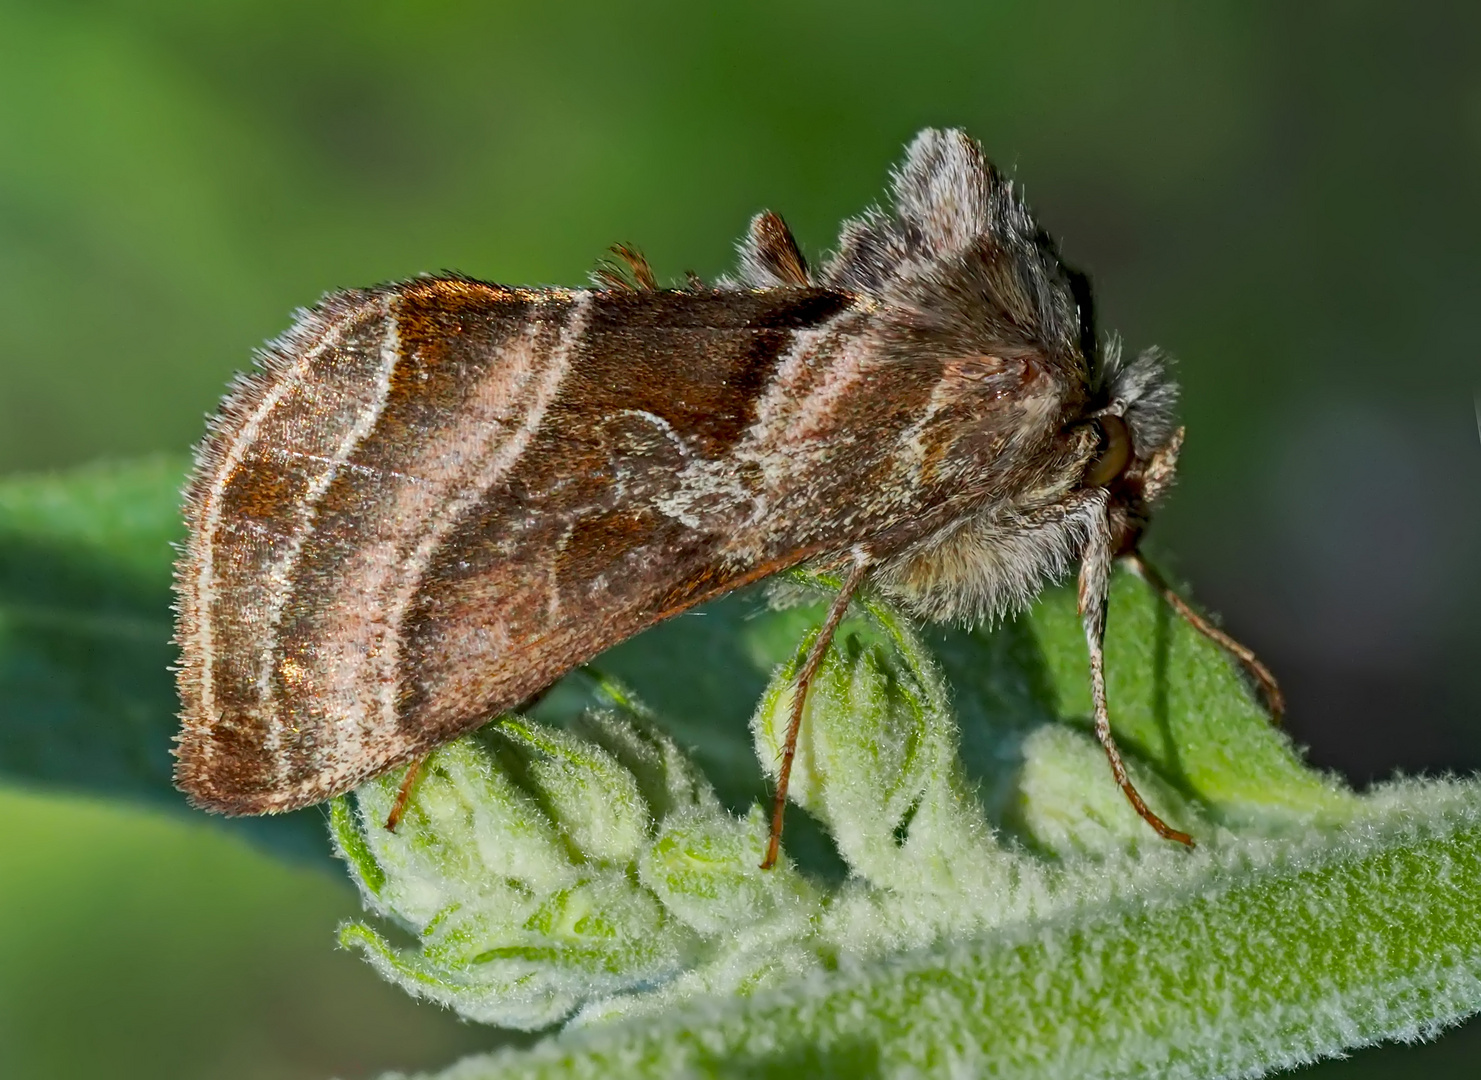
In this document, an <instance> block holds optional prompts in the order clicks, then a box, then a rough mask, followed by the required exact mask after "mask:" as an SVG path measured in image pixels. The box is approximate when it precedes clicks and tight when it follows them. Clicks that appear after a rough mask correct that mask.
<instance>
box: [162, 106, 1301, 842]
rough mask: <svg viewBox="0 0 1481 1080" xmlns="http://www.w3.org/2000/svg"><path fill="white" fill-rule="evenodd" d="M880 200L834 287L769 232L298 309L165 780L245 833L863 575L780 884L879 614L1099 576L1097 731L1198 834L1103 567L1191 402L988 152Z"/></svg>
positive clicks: (927, 136)
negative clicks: (670, 627)
mask: <svg viewBox="0 0 1481 1080" xmlns="http://www.w3.org/2000/svg"><path fill="white" fill-rule="evenodd" d="M892 179H893V205H892V207H891V209H890V210H888V211H886V210H879V209H874V210H870V211H868V212H866V213H865V214H864V215H863V216H862V217H860V218H858V219H856V220H853V221H850V222H848V223H847V224H845V225H844V227H843V233H842V236H841V238H840V240H839V245H838V251H837V254H836V255H834V256H833V257H832V258H831V259H830V260H829V261H828V262H827V264H826V265H824V266H822V267H821V268H820V269H817V270H812V269H810V268H809V267H808V265H807V263H806V261H805V260H804V259H803V257H802V254H801V252H800V251H799V250H798V247H797V244H796V242H795V241H794V240H793V238H792V235H791V233H790V232H789V231H788V229H787V227H786V225H785V224H784V223H783V222H782V220H781V218H779V217H777V216H776V215H775V214H771V213H763V214H760V215H758V216H757V217H756V218H755V219H754V220H753V221H752V222H751V227H750V231H749V234H748V235H747V237H746V238H745V239H744V240H743V241H742V242H741V244H740V269H739V280H738V281H734V282H731V281H725V282H722V283H721V284H719V285H718V286H716V287H713V288H707V287H704V286H703V285H701V284H700V283H699V282H698V281H697V280H694V279H692V278H691V281H690V284H689V287H687V288H684V289H676V290H661V289H658V288H656V287H655V286H654V282H653V277H652V272H651V271H650V270H649V269H648V267H647V264H646V263H645V262H643V261H642V259H641V257H640V256H638V255H637V254H636V253H634V252H632V251H629V250H627V249H614V250H616V252H617V254H618V255H619V256H620V257H621V258H623V259H624V260H626V263H627V265H628V269H626V270H622V269H619V268H618V267H617V266H611V265H609V266H607V267H605V268H604V269H603V270H602V271H601V272H600V273H599V274H598V284H599V286H601V287H598V288H593V289H576V290H565V289H519V288H506V287H504V286H499V285H491V284H485V283H483V282H478V281H472V280H468V279H466V278H461V277H426V278H417V279H415V280H412V281H407V282H402V283H399V284H394V285H388V286H382V287H379V288H374V289H367V290H361V291H351V292H343V293H338V294H335V295H333V296H330V297H328V298H327V299H325V300H324V301H323V302H322V303H320V304H319V305H318V306H317V307H315V308H313V309H312V310H309V311H305V312H301V313H300V314H299V316H298V319H297V322H296V324H295V325H294V327H293V329H292V330H290V331H289V332H288V334H287V335H285V336H284V337H283V338H281V339H279V340H278V341H276V342H274V343H273V344H271V345H270V346H269V347H268V348H267V350H266V351H265V353H264V354H262V356H261V357H260V358H259V364H260V368H261V370H259V371H258V372H255V373H253V374H251V375H248V376H246V377H243V378H241V379H239V380H238V382H237V383H236V384H235V385H234V387H233V388H232V390H231V392H230V394H229V396H228V397H227V398H226V400H225V402H224V404H223V405H222V407H221V410H220V413H219V414H218V415H217V417H216V418H215V419H214V420H213V421H212V424H211V429H210V433H209V435H208V437H207V438H206V440H205V442H204V444H203V445H202V446H201V448H200V449H199V452H198V457H197V464H196V469H195V473H194V476H193V478H192V480H191V481H190V485H189V488H188V491H187V496H188V500H187V517H188V521H189V539H188V542H187V545H186V548H185V551H184V554H183V557H182V558H181V559H180V562H179V564H178V567H177V577H176V590H177V594H178V613H179V620H178V628H177V642H178V644H179V646H180V649H181V653H182V658H181V662H180V667H179V688H180V694H181V698H182V701H183V703H184V711H183V717H182V719H183V727H182V730H181V733H180V736H179V740H178V748H177V751H176V754H177V758H178V761H177V766H176V773H175V775H176V782H177V783H178V784H179V786H180V787H181V788H182V789H183V790H184V791H186V792H187V793H188V794H189V796H190V797H191V799H192V800H193V801H194V802H195V803H196V804H197V805H200V806H203V807H205V808H207V809H210V810H216V811H220V812H223V813H228V814H257V813H272V812H276V811H284V810H291V809H294V808H296V807H300V806H304V805H307V804H310V803H314V802H318V801H320V800H322V799H326V798H328V797H330V796H333V795H336V794H338V793H340V792H344V791H346V790H348V789H350V788H352V787H354V786H355V785H357V784H359V783H361V782H363V781H365V780H367V779H369V778H370V777H373V776H375V775H377V774H379V773H382V772H384V771H386V770H387V769H389V768H391V767H392V766H394V765H397V764H400V763H406V762H415V761H419V760H420V759H421V758H422V757H423V756H424V755H426V754H427V753H428V752H429V751H431V750H432V749H433V748H434V747H436V746H438V745H439V744H441V743H444V742H447V741H448V740H450V739H453V738H455V737H456V736H458V735H461V734H463V733H464V732H467V731H469V730H471V729H473V728H476V727H478V726H479V725H481V724H483V723H485V722H486V721H488V720H489V719H491V718H493V717H495V716H497V715H498V714H499V713H500V712H502V711H504V710H507V709H509V708H511V707H513V706H515V705H517V704H518V703H520V702H521V701H524V700H525V699H527V698H529V697H530V696H531V695H534V694H536V693H538V692H540V691H541V690H543V689H544V688H545V687H547V686H549V685H550V684H551V683H552V682H554V681H555V680H556V679H558V678H560V677H561V675H563V674H564V673H566V672H568V671H570V670H571V669H572V668H573V667H575V666H576V665H578V664H581V663H583V662H585V661H587V660H589V659H591V658H592V657H594V656H596V655H597V654H598V653H600V652H601V651H602V650H604V649H606V648H608V647H609V646H611V645H613V644H615V643H617V642H619V641H621V640H623V639H624V638H627V637H629V636H631V635H633V634H636V633H637V632H639V631H640V630H643V629H644V628H645V627H648V626H652V625H653V624H654V623H656V622H659V621H660V620H662V619H666V618H668V617H669V616H671V615H674V614H677V613H678V612H681V611H684V610H686V609H687V608H690V607H692V606H694V605H695V604H699V603H702V602H703V601H705V600H708V599H710V598H712V597H714V596H717V595H719V594H721V593H724V592H726V591H728V590H731V589H734V588H737V587H738V586H741V585H744V584H746V583H748V582H753V581H756V580H758V579H760V578H764V577H766V576H767V575H770V574H774V573H776V572H777V571H779V570H783V569H786V568H788V567H792V566H796V565H798V564H800V563H810V564H812V565H815V566H819V567H824V568H833V569H836V570H840V571H842V572H843V575H844V579H845V585H844V588H843V589H842V591H841V593H840V595H839V596H838V598H837V599H836V601H835V603H834V604H833V607H832V609H831V611H830V614H829V617H828V620H827V622H826V623H825V627H824V632H823V633H822V634H821V635H820V636H819V638H818V641H817V644H816V645H815V646H814V647H813V649H812V651H811V653H810V655H809V657H808V658H807V660H806V662H805V663H804V666H803V669H802V671H801V672H800V674H799V677H798V680H797V692H796V693H795V695H794V703H793V712H792V715H791V729H790V731H789V734H788V740H787V746H786V752H785V754H784V755H783V759H782V761H781V762H780V777H779V783H778V791H777V796H776V804H775V808H774V809H775V822H774V826H773V831H772V844H771V850H770V853H769V854H768V857H767V864H768V865H769V864H770V863H771V862H773V861H774V860H775V858H776V854H777V839H778V836H779V834H780V829H781V811H782V808H783V807H784V805H785V798H786V787H787V778H788V776H789V774H790V768H791V755H792V750H793V748H794V746H795V742H796V735H797V725H798V724H799V723H800V720H801V716H802V703H803V700H804V695H805V694H806V690H807V684H808V682H809V681H810V679H811V677H812V675H813V673H814V672H815V671H816V668H817V665H818V662H819V661H820V660H821V658H822V656H823V654H824V650H825V649H826V647H827V644H828V639H829V638H830V637H831V634H832V631H833V629H834V628H835V627H836V626H837V625H838V622H839V621H840V619H841V618H842V617H843V614H844V611H845V610H846V608H847V604H848V600H849V596H850V594H851V593H852V592H853V591H854V590H855V589H856V588H858V587H859V586H860V585H862V584H863V583H864V582H866V581H867V582H869V583H871V584H872V586H873V587H874V588H876V589H878V590H879V591H881V592H882V593H883V594H884V595H886V596H888V597H890V598H891V599H893V600H894V601H895V602H897V603H899V604H901V605H903V606H904V607H905V608H906V609H907V610H909V611H911V612H913V613H914V614H916V615H917V616H920V617H922V618H925V619H935V620H959V621H967V622H971V621H976V620H983V619H991V618H995V617H998V616H1001V615H1003V614H1004V613H1007V612H1010V611H1013V610H1016V609H1018V608H1021V607H1022V606H1023V605H1024V604H1026V603H1027V602H1028V601H1029V600H1031V599H1032V598H1033V597H1034V596H1035V595H1036V594H1037V592H1038V591H1039V590H1040V589H1041V587H1042V586H1043V585H1044V583H1046V582H1047V581H1049V580H1051V579H1053V578H1055V577H1057V576H1059V575H1061V574H1062V573H1064V572H1065V571H1066V570H1067V569H1068V568H1069V567H1070V565H1071V564H1072V563H1074V562H1076V561H1078V562H1079V565H1080V607H1081V612H1082V615H1083V619H1084V624H1085V633H1086V637H1087V640H1088V642H1089V647H1090V672H1091V679H1092V686H1093V690H1094V704H1095V728H1096V734H1097V735H1098V736H1099V738H1100V741H1101V743H1102V745H1103V746H1104V747H1105V750H1106V753H1107V755H1108V757H1109V759H1110V763H1111V768H1112V770H1113V773H1114V775H1115V779H1116V782H1117V783H1118V784H1120V786H1121V787H1122V789H1123V790H1124V791H1125V793H1126V795H1127V797H1128V798H1129V799H1130V800H1131V802H1132V803H1133V805H1134V806H1135V807H1136V808H1137V810H1138V811H1139V812H1140V813H1141V815H1142V816H1143V817H1144V818H1145V819H1146V820H1147V821H1148V822H1149V823H1150V824H1151V825H1152V826H1153V827H1154V828H1156V829H1157V831H1158V832H1159V833H1161V834H1162V835H1163V836H1165V837H1169V838H1172V839H1177V840H1182V841H1184V842H1188V838H1187V837H1186V836H1185V835H1184V834H1182V833H1180V832H1177V831H1176V830H1174V829H1172V828H1171V827H1169V826H1168V825H1166V824H1164V823H1163V822H1162V821H1160V820H1159V819H1158V818H1157V817H1156V816H1155V815H1154V814H1153V813H1152V812H1151V811H1150V810H1148V809H1147V807H1146V806H1145V804H1144V803H1143V802H1142V800H1141V797H1140V796H1139V795H1138V794H1137V792H1136V789H1135V788H1134V787H1133V786H1132V784H1131V782H1130V781H1129V780H1128V779H1127V777H1126V772H1125V769H1124V768H1123V767H1122V763H1121V758H1120V755H1119V754H1118V752H1117V750H1116V744H1115V742H1114V740H1113V739H1112V737H1111V732H1110V724H1109V719H1108V716H1107V712H1106V695H1105V681H1104V676H1103V661H1102V655H1101V641H1102V636H1103V630H1104V621H1105V600H1106V590H1107V586H1108V579H1109V573H1110V568H1111V563H1112V560H1113V558H1115V557H1117V556H1127V557H1130V558H1132V559H1137V556H1136V544H1137V541H1138V538H1139V537H1140V535H1141V533H1142V530H1143V528H1144V527H1145V525H1146V523H1147V518H1148V511H1149V508H1150V507H1151V505H1152V504H1153V503H1154V502H1155V501H1156V500H1157V498H1158V497H1159V496H1160V495H1161V494H1162V493H1163V492H1164V491H1165V490H1166V488H1167V487H1168V485H1169V484H1170V483H1171V481H1172V479H1173V471H1174V465H1175V461H1176V458H1177V453H1178V447H1179V445H1180V443H1181V440H1182V429H1181V428H1179V427H1178V426H1177V425H1176V423H1175V420H1174V416H1173V408H1174V403H1175V397H1176V388H1175V386H1174V384H1173V383H1172V382H1171V381H1169V379H1168V375H1167V372H1166V369H1165V365H1164V363H1163V361H1162V359H1161V358H1160V357H1159V355H1158V354H1157V353H1156V352H1155V351H1153V352H1147V353H1143V354H1142V355H1141V356H1140V357H1138V358H1137V359H1135V360H1127V359H1125V358H1124V357H1123V356H1122V355H1121V352H1120V350H1119V348H1118V347H1117V346H1116V345H1115V344H1114V342H1113V343H1109V344H1107V345H1105V346H1101V345H1100V344H1099V343H1098V342H1097V339H1096V336H1095V332H1094V329H1093V326H1092V322H1091V316H1090V304H1089V291H1088V288H1087V286H1086V282H1085V280H1084V278H1083V277H1081V276H1079V275H1077V274H1076V273H1074V272H1072V271H1070V270H1069V269H1067V268H1066V267H1065V266H1064V264H1063V263H1062V262H1061V261H1060V259H1059V257H1058V255H1057V253H1056V250H1055V247H1054V244H1053V243H1052V241H1051V240H1050V238H1049V237H1048V235H1046V233H1045V232H1044V231H1043V230H1042V229H1041V228H1040V227H1039V226H1038V225H1037V224H1036V223H1035V221H1034V219H1033V217H1032V216H1031V215H1030V213H1029V211H1028V209H1027V207H1026V206H1025V205H1024V203H1023V201H1022V199H1021V198H1020V196H1019V194H1018V193H1017V192H1016V191H1015V190H1014V188H1013V185H1012V184H1011V183H1009V182H1008V181H1006V180H1005V179H1004V178H1003V177H1002V176H1001V175H1000V174H999V173H998V172H997V171H996V170H995V169H993V168H992V166H991V165H989V164H987V163H986V162H985V161H984V160H983V157H982V152H981V149H980V148H979V147H978V145H977V144H976V143H975V142H973V141H972V140H970V139H968V138H967V137H966V136H965V135H963V134H962V133H960V132H957V131H926V132H923V133H922V134H921V135H920V136H918V137H917V138H916V140H915V142H914V143H913V144H912V145H911V146H910V148H909V150H908V152H907V155H906V158H905V161H904V163H903V164H902V165H901V166H900V167H899V168H898V170H897V171H896V172H895V173H894V174H893V178H892ZM1137 563H1138V565H1139V566H1141V568H1142V569H1143V570H1144V572H1145V573H1147V574H1149V575H1150V574H1151V570H1150V568H1147V567H1145V566H1144V565H1143V564H1141V563H1140V560H1137ZM1154 584H1156V585H1157V586H1158V587H1159V588H1161V589H1162V590H1163V591H1164V593H1166V594H1167V595H1168V596H1169V598H1170V599H1173V600H1174V601H1175V602H1177V603H1178V604H1180V605H1181V601H1180V600H1177V599H1176V597H1175V596H1174V594H1172V593H1171V592H1170V590H1167V589H1166V587H1165V586H1163V585H1161V583H1160V582H1156V581H1155V580H1154ZM1180 610H1182V611H1183V612H1184V613H1185V614H1187V615H1188V616H1189V617H1190V618H1192V619H1194V620H1195V623H1196V624H1198V625H1199V626H1200V629H1202V630H1204V631H1205V632H1206V633H1209V634H1211V635H1212V636H1215V637H1216V638H1217V639H1218V640H1220V641H1221V642H1222V643H1223V644H1225V645H1226V646H1228V647H1230V648H1231V649H1234V650H1235V651H1236V652H1237V654H1238V655H1239V656H1240V658H1241V659H1242V660H1244V661H1245V662H1246V663H1247V664H1249V665H1251V667H1252V670H1253V671H1254V672H1255V674H1256V676H1257V678H1259V679H1260V681H1261V682H1262V684H1263V685H1264V686H1265V688H1266V690H1267V692H1268V693H1269V694H1270V696H1271V700H1272V702H1273V703H1275V705H1276V707H1277V708H1278V696H1277V695H1278V692H1277V691H1276V690H1275V686H1274V682H1273V680H1271V679H1270V677H1269V674H1268V673H1267V672H1265V670H1264V669H1263V668H1262V667H1260V666H1259V665H1258V662H1257V661H1255V660H1254V658H1253V656H1252V654H1250V653H1249V652H1248V650H1244V649H1242V647H1240V646H1238V645H1237V644H1236V643H1234V642H1232V641H1230V640H1229V639H1227V638H1226V637H1224V636H1223V635H1222V634H1220V633H1219V631H1217V630H1216V629H1214V628H1213V627H1211V626H1209V625H1208V624H1206V623H1203V622H1202V621H1201V620H1199V619H1197V616H1196V615H1193V613H1192V612H1191V610H1189V609H1187V607H1186V605H1181V607H1180ZM413 774H414V770H409V772H408V777H407V781H406V783H405V785H403V792H405V791H406V790H409V785H410V779H411V776H412V775H413ZM390 824H394V821H393V822H392V823H390Z"/></svg>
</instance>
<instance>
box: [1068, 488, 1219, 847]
mask: <svg viewBox="0 0 1481 1080" xmlns="http://www.w3.org/2000/svg"><path fill="white" fill-rule="evenodd" d="M1102 499H1104V497H1102ZM1110 585H1111V529H1110V524H1109V522H1108V521H1107V520H1106V514H1105V504H1104V501H1102V504H1101V512H1100V513H1098V514H1096V515H1095V519H1094V522H1093V524H1092V525H1091V529H1090V539H1089V541H1088V542H1087V543H1086V545H1085V554H1084V556H1083V557H1082V558H1081V560H1080V619H1081V621H1082V622H1083V623H1084V625H1085V642H1086V644H1087V645H1089V646H1090V693H1091V698H1092V700H1093V702H1094V705H1095V737H1096V738H1097V739H1099V740H1100V745H1101V748H1102V749H1104V750H1105V752H1106V760H1108V761H1109V762H1110V763H1111V775H1112V776H1114V777H1115V778H1116V783H1117V785H1118V786H1119V787H1120V788H1121V791H1122V792H1123V793H1124V794H1125V795H1126V800H1127V801H1128V802H1129V803H1131V806H1132V809H1134V810H1135V811H1136V812H1137V813H1138V814H1140V815H1141V818H1142V820H1143V821H1145V822H1146V823H1147V824H1148V825H1150V826H1152V828H1153V829H1155V830H1156V831H1157V835H1158V836H1160V837H1162V838H1163V839H1164V840H1176V841H1177V842H1178V843H1180V844H1184V845H1186V846H1188V847H1190V848H1191V847H1192V846H1193V838H1192V837H1191V836H1189V835H1188V834H1187V833H1185V832H1180V831H1178V830H1177V829H1174V828H1173V827H1172V826H1171V825H1169V824H1168V823H1167V822H1165V821H1163V820H1162V819H1161V818H1160V817H1158V816H1157V815H1156V814H1155V813H1153V812H1152V808H1151V807H1149V806H1148V805H1147V803H1146V800H1144V799H1143V798H1142V795H1141V792H1139V791H1137V789H1136V785H1135V784H1133V783H1132V782H1131V777H1129V776H1127V775H1126V764H1125V763H1124V762H1123V761H1122V760H1121V751H1120V750H1119V749H1118V748H1117V746H1116V740H1115V739H1114V738H1113V737H1112V736H1111V714H1110V712H1109V710H1108V709H1107V707H1106V658H1105V648H1104V646H1105V638H1106V595H1107V593H1108V592H1109V591H1110Z"/></svg>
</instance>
